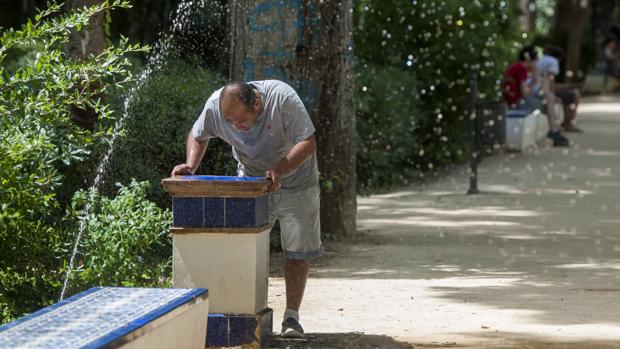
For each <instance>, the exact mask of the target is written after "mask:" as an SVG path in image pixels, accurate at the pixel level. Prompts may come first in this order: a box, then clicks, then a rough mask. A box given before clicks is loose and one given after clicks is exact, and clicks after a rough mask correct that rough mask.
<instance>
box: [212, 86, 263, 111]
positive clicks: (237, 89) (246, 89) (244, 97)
mask: <svg viewBox="0 0 620 349" xmlns="http://www.w3.org/2000/svg"><path fill="white" fill-rule="evenodd" d="M256 92H257V91H256V89H254V87H252V85H250V84H248V83H247V82H243V81H233V82H229V83H228V84H226V85H225V86H224V88H223V89H222V93H221V94H220V102H221V103H222V104H224V102H232V103H241V104H243V105H244V106H245V107H246V108H247V109H248V110H252V107H253V106H254V103H255V102H256Z"/></svg>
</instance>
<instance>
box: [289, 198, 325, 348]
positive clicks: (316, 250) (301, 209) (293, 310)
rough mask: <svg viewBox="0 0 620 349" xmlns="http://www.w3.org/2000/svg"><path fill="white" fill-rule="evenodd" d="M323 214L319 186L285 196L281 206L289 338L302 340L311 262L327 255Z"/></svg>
mask: <svg viewBox="0 0 620 349" xmlns="http://www.w3.org/2000/svg"><path fill="white" fill-rule="evenodd" d="M319 211H320V200H319V187H318V186H315V187H311V188H308V189H304V190H301V191H299V192H293V193H283V194H282V200H281V201H280V203H279V205H278V213H279V219H280V229H281V231H280V234H281V237H282V249H283V250H284V254H285V257H284V282H285V285H286V311H285V312H284V317H283V319H282V335H283V336H286V337H302V336H303V333H304V330H303V328H302V326H301V324H300V323H299V308H300V307H301V301H302V299H303V297H304V291H305V289H306V281H307V280H308V274H309V271H310V262H309V261H310V259H312V258H314V257H318V256H320V255H321V254H322V253H323V244H322V243H321V223H320V220H319Z"/></svg>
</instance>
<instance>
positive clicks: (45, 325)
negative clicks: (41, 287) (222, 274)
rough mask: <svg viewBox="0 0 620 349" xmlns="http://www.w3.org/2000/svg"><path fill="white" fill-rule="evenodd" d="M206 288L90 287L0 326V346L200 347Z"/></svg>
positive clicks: (203, 337)
mask: <svg viewBox="0 0 620 349" xmlns="http://www.w3.org/2000/svg"><path fill="white" fill-rule="evenodd" d="M208 311H209V301H208V292H207V290H206V289H203V288H198V289H159V288H123V287H94V288H91V289H89V290H87V291H84V292H82V293H79V294H77V295H74V296H73V297H70V298H67V299H66V300H64V301H61V302H59V303H57V304H54V305H51V306H49V307H46V308H43V309H41V310H39V311H36V312H34V313H32V314H30V315H27V316H24V317H23V318H20V319H18V320H16V321H13V322H11V323H9V324H6V325H4V326H2V327H0V348H63V349H71V348H124V349H139V348H148V349H157V348H162V349H164V348H195V349H198V348H204V347H205V335H206V331H205V330H206V327H207V314H208Z"/></svg>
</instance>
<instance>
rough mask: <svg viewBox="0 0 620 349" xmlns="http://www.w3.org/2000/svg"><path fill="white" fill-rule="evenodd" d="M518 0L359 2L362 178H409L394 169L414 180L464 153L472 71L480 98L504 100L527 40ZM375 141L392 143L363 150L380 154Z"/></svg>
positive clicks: (369, 181) (365, 182) (365, 181)
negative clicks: (507, 76) (507, 75)
mask: <svg viewBox="0 0 620 349" xmlns="http://www.w3.org/2000/svg"><path fill="white" fill-rule="evenodd" d="M515 6H516V5H514V4H512V5H511V3H510V2H507V1H501V0H485V1H481V0H474V1H467V2H460V1H458V2H457V1H404V0H381V1H379V0H362V1H358V2H357V5H356V8H355V10H356V16H355V49H356V55H357V57H358V64H357V71H358V76H359V79H360V82H361V83H360V84H358V95H357V98H358V101H360V103H359V108H358V120H357V121H358V135H359V140H360V146H359V149H360V153H359V154H358V156H359V160H358V166H359V168H360V172H359V177H360V184H361V185H362V186H366V187H369V188H371V189H372V188H376V185H389V184H402V183H403V179H402V178H400V176H398V175H396V176H395V175H394V173H398V174H402V175H403V176H405V179H406V177H409V176H410V175H412V174H415V173H417V174H418V175H423V173H424V172H428V171H432V170H434V169H437V168H438V167H440V166H444V165H446V164H450V163H454V162H458V161H461V160H462V159H463V157H464V156H465V154H467V149H466V144H467V142H466V137H467V131H466V130H467V124H466V119H467V115H468V105H469V98H470V97H469V96H470V90H469V86H470V76H471V74H472V73H476V74H477V75H478V76H479V79H478V85H479V90H480V93H481V95H480V97H481V98H486V99H499V98H500V95H499V82H500V80H501V78H502V74H503V70H504V69H505V67H506V66H507V64H508V63H509V62H511V61H513V60H515V59H516V54H517V49H518V48H519V47H520V30H519V23H518V16H517V14H518V10H517V8H516V7H515ZM368 69H371V71H368ZM386 80H387V81H386ZM360 85H361V86H360ZM360 88H361V90H360ZM364 88H366V89H364ZM381 94H382V96H380V95H381ZM390 94H391V98H390V96H389V95H390ZM368 95H370V96H368ZM369 101H379V104H375V105H373V106H372V108H373V111H372V113H368V112H365V108H367V107H366V106H367V105H368V104H367V103H368V102H369ZM403 125H406V126H405V129H403ZM412 126H413V127H412ZM378 139H380V140H381V141H377V140H378ZM373 142H374V144H373ZM377 142H384V143H392V144H390V146H389V147H387V144H385V146H383V152H384V153H383V154H368V156H367V155H366V154H364V151H368V149H373V150H372V152H377V151H378V150H377V149H376V148H375V145H376V144H377ZM379 148H382V147H379ZM397 148H403V149H400V150H399V151H394V150H392V149H397ZM386 158H387V159H386ZM388 159H389V160H388ZM386 161H387V162H392V161H393V162H392V163H391V164H390V166H386V165H385V162H386ZM403 165H406V167H404V168H403V167H401V166H403ZM373 171H374V172H373ZM373 178H374V179H373ZM405 183H406V182H405Z"/></svg>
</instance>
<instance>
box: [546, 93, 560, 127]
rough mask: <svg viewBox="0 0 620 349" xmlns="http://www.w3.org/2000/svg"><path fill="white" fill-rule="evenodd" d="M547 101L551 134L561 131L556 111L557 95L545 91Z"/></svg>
mask: <svg viewBox="0 0 620 349" xmlns="http://www.w3.org/2000/svg"><path fill="white" fill-rule="evenodd" d="M545 100H546V103H547V110H546V112H547V120H549V129H550V130H551V132H558V131H560V126H559V125H558V120H559V118H558V114H557V113H556V111H555V102H556V99H555V94H553V92H549V91H545Z"/></svg>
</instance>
